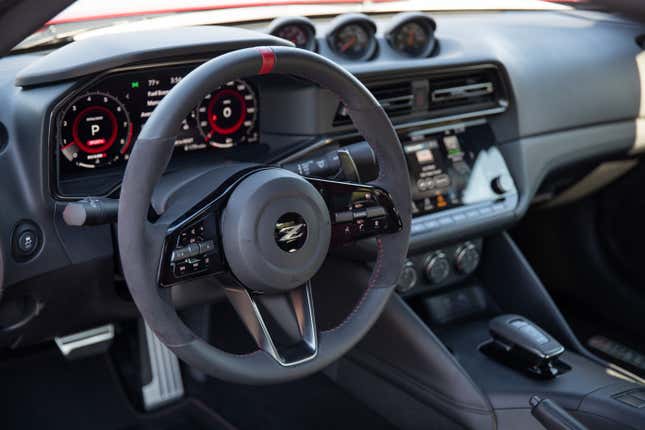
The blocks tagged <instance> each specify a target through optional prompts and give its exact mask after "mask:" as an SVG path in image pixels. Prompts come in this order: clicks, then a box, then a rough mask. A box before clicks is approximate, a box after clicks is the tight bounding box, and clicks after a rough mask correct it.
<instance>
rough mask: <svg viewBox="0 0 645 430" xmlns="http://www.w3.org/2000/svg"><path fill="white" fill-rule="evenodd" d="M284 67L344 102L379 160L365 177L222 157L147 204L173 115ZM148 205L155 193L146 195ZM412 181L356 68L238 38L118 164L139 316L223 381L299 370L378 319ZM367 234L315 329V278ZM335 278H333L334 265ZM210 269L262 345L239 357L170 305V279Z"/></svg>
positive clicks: (121, 236) (184, 84)
mask: <svg viewBox="0 0 645 430" xmlns="http://www.w3.org/2000/svg"><path fill="white" fill-rule="evenodd" d="M269 73H272V74H285V75H291V76H295V77H298V78H302V79H305V80H308V81H311V82H313V83H315V84H317V85H319V86H320V87H323V88H327V89H329V90H330V91H332V92H333V93H335V94H336V95H337V96H339V97H340V99H341V100H342V101H343V103H344V104H345V106H346V107H347V111H348V113H349V115H350V117H351V119H352V121H353V122H354V124H355V126H356V127H357V129H358V131H359V132H360V133H361V134H362V135H363V137H364V138H365V139H366V140H367V142H368V143H369V145H370V146H371V148H372V149H373V152H374V154H375V157H376V161H377V163H378V166H379V175H378V177H377V179H376V180H374V181H373V182H370V183H369V184H357V183H349V182H338V181H331V180H323V179H315V178H305V177H302V176H299V175H297V174H295V173H292V172H289V171H287V170H284V169H281V168H278V167H275V166H268V165H257V164H250V163H230V164H226V165H224V166H223V167H221V168H217V169H213V170H212V171H210V172H209V173H207V174H204V175H202V176H200V177H199V178H197V179H196V180H195V181H193V182H191V183H190V184H183V185H182V186H183V188H181V190H180V192H176V193H174V194H173V197H172V198H168V199H167V200H165V201H164V204H157V205H156V207H155V209H157V212H162V213H158V214H156V216H155V215H154V214H153V216H150V213H151V211H150V205H151V199H152V200H154V197H153V193H156V192H157V190H156V188H157V186H158V183H159V181H160V179H161V176H162V174H163V173H164V170H165V169H166V167H167V164H168V161H169V159H170V156H171V154H172V152H173V147H174V143H175V136H176V134H177V132H178V130H179V125H180V123H181V121H182V120H183V119H184V118H186V116H187V115H188V114H189V113H190V111H191V110H192V109H193V108H194V106H196V105H197V104H198V103H199V101H200V100H201V99H202V98H203V97H204V95H205V94H208V93H210V92H212V91H213V90H215V89H216V88H217V87H219V86H220V85H222V84H225V83H227V82H230V81H233V80H236V79H241V78H248V77H252V76H255V75H263V74H269ZM153 206H155V205H154V203H153ZM410 217H411V215H410V191H409V186H408V177H407V167H406V162H405V158H404V154H403V151H402V147H401V144H400V142H399V140H398V137H397V134H396V132H395V131H394V128H393V127H392V124H391V122H390V120H389V118H388V117H387V115H386V114H385V112H384V111H383V109H382V108H381V106H380V105H379V104H378V102H377V101H376V99H375V98H374V97H373V96H372V94H371V93H370V92H369V90H367V89H366V88H365V87H364V86H363V85H362V84H361V83H360V82H359V81H358V80H357V79H356V78H354V77H353V76H352V75H351V74H349V73H348V72H347V71H345V70H344V69H342V68H341V67H339V66H337V65H336V64H334V63H332V62H331V61H329V60H327V59H325V58H323V57H321V56H319V55H317V54H314V53H312V52H309V51H306V50H301V49H296V48H286V47H260V48H257V47H255V48H246V49H241V50H237V51H233V52H230V53H227V54H223V55H221V56H218V57H216V58H214V59H212V60H210V61H208V62H206V63H204V64H202V65H201V66H199V67H197V68H196V69H195V70H193V71H192V72H191V73H189V74H188V75H187V76H186V77H185V78H184V79H182V80H181V82H180V83H178V84H177V85H176V86H175V87H174V88H173V89H172V90H171V91H170V92H169V93H168V94H167V95H166V96H165V97H164V98H163V100H162V101H161V103H159V105H158V106H157V107H156V109H155V110H154V111H153V113H152V115H151V116H150V118H149V119H148V121H147V122H146V124H145V126H144V127H143V129H142V130H141V133H140V134H139V137H138V139H137V142H136V144H135V145H134V149H133V151H132V154H131V156H130V159H129V161H128V164H127V168H126V171H125V176H124V179H123V183H122V188H121V196H120V203H119V214H118V219H119V222H118V240H119V249H120V257H121V263H122V266H123V272H124V275H125V279H126V281H127V284H128V287H129V289H130V292H131V294H132V297H133V299H134V302H135V303H136V305H137V307H138V309H139V311H140V312H141V315H142V316H143V319H144V320H145V321H146V323H147V324H148V325H149V326H150V328H151V329H152V330H153V331H154V333H155V334H156V335H157V336H158V338H159V339H160V340H161V342H163V343H164V344H165V345H166V346H167V347H168V348H170V349H171V350H172V351H173V352H174V353H175V354H176V355H177V356H178V357H179V358H181V359H182V360H184V361H185V362H187V363H188V364H190V365H191V366H194V367H195V368H197V369H199V370H201V371H203V372H205V373H207V374H209V375H211V376H214V377H216V378H220V379H223V380H227V381H231V382H237V383H246V384H266V383H277V382H282V381H287V380H291V379H295V378H300V377H304V376H306V375H309V374H311V373H314V372H317V371H319V370H321V369H323V368H324V367H326V366H328V365H329V364H331V363H332V362H333V361H335V360H337V359H338V358H340V357H341V356H342V355H343V354H344V353H346V352H347V351H348V350H349V349H350V348H351V347H353V346H354V345H355V344H356V343H357V342H358V341H359V340H360V339H361V338H362V337H363V336H364V335H365V334H366V332H367V331H368V330H369V328H370V327H371V326H372V324H373V323H374V322H375V321H376V319H377V318H378V317H379V315H380V313H381V312H382V310H383V308H384V306H385V304H386V302H387V301H388V299H389V297H390V294H391V293H392V291H393V289H394V287H395V285H396V282H397V280H398V277H399V273H400V271H401V269H402V267H403V263H404V260H405V257H406V254H407V249H408V243H409V234H410V230H409V229H410ZM369 237H374V238H375V239H376V245H377V258H376V263H375V265H374V269H373V272H372V274H371V277H370V278H369V282H368V283H367V285H365V291H364V293H363V295H362V297H361V298H360V300H359V301H358V303H357V304H356V305H355V307H354V308H353V310H352V311H351V312H350V313H349V314H348V315H347V316H346V317H345V318H344V320H342V322H341V323H340V324H338V325H337V326H336V327H334V328H332V329H329V330H318V328H317V324H316V318H315V315H314V302H313V298H312V293H311V282H310V280H311V278H312V277H313V276H314V274H315V273H316V272H317V271H318V270H319V269H320V267H321V265H322V264H323V262H324V260H325V259H326V257H327V254H328V253H329V250H330V248H333V247H338V246H344V245H346V244H348V243H351V242H354V241H357V240H362V239H365V238H369ZM339 276H342V274H339ZM205 278H209V279H210V278H212V279H213V288H216V285H217V284H216V283H215V279H217V280H219V283H220V285H223V288H224V290H225V292H226V296H227V297H228V299H229V300H230V302H231V304H232V305H233V308H234V309H235V310H236V311H237V313H238V315H239V316H240V319H241V320H242V322H243V323H244V325H245V326H246V328H247V330H248V331H249V333H250V334H251V336H252V337H253V339H254V340H255V342H256V344H257V347H258V349H257V350H256V351H255V352H252V353H247V354H236V353H231V352H226V351H224V350H222V349H219V348H217V347H215V346H213V345H211V344H209V343H208V342H207V341H205V340H203V339H201V338H200V337H198V336H197V335H196V334H195V333H194V332H193V331H192V330H191V329H190V328H188V327H187V326H186V325H185V324H184V323H183V322H182V320H181V319H180V318H179V316H178V315H177V313H176V311H175V308H174V307H173V305H172V303H171V300H170V294H169V291H170V288H171V287H172V286H173V285H177V284H181V283H182V282H187V281H192V280H195V279H202V281H203V280H204V279H205Z"/></svg>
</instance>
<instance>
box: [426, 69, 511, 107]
mask: <svg viewBox="0 0 645 430" xmlns="http://www.w3.org/2000/svg"><path fill="white" fill-rule="evenodd" d="M429 86H430V91H429V110H430V112H431V113H432V115H433V116H444V115H446V116H448V115H455V114H463V113H471V112H476V111H483V110H487V109H493V108H499V107H503V105H504V104H505V102H504V101H503V100H502V99H501V92H500V91H499V88H500V86H501V83H500V80H499V76H498V75H497V71H496V70H495V69H493V68H492V67H491V68H484V69H480V70H473V71H462V72H454V73H450V74H449V75H448V74H446V75H438V76H434V77H431V78H430V79H429Z"/></svg>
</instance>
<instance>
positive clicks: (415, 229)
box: [410, 223, 425, 234]
mask: <svg viewBox="0 0 645 430" xmlns="http://www.w3.org/2000/svg"><path fill="white" fill-rule="evenodd" d="M424 231H425V228H424V227H423V224H417V223H413V224H412V227H411V228H410V232H411V233H412V234H419V233H423V232H424Z"/></svg>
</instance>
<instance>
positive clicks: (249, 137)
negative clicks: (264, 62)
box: [196, 81, 258, 148]
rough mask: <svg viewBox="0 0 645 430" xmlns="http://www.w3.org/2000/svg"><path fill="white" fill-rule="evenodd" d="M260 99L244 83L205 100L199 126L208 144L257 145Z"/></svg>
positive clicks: (224, 88) (231, 84)
mask: <svg viewBox="0 0 645 430" xmlns="http://www.w3.org/2000/svg"><path fill="white" fill-rule="evenodd" d="M256 104H257V102H256V98H255V93H254V92H253V90H252V89H251V87H250V86H249V85H248V84H247V83H246V82H244V81H232V82H229V83H227V84H226V85H223V86H221V87H220V88H218V89H217V90H215V91H213V92H212V93H211V94H208V95H207V96H206V97H204V100H203V101H202V103H201V104H200V105H199V106H198V107H197V113H196V115H197V123H198V125H199V132H200V133H201V135H202V137H203V138H204V141H205V142H206V143H208V144H209V145H211V146H214V147H216V148H231V147H233V146H236V145H237V144H240V143H251V142H255V141H257V137H258V136H257V130H256V126H255V122H256V110H257V107H256Z"/></svg>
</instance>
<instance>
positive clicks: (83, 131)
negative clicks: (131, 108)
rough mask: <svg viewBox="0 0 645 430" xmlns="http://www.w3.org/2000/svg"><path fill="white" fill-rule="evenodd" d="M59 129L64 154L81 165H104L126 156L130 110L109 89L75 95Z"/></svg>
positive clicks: (130, 129)
mask: <svg viewBox="0 0 645 430" xmlns="http://www.w3.org/2000/svg"><path fill="white" fill-rule="evenodd" d="M59 130H60V139H59V145H60V151H61V153H62V155H63V156H64V157H65V159H67V160H68V161H69V162H70V163H73V164H75V165H76V166H78V167H85V168H96V167H103V166H108V165H110V164H112V163H114V162H116V161H118V160H120V159H125V158H127V152H128V150H129V148H130V144H131V143H132V123H131V122H130V117H129V115H128V112H127V111H126V109H125V107H123V104H122V103H121V102H120V101H119V100H118V99H117V98H116V97H114V96H112V95H110V94H107V93H101V92H93V93H86V94H83V95H82V96H80V97H78V98H76V99H74V100H73V101H72V103H71V104H70V105H69V107H68V108H67V110H65V112H64V113H63V115H62V117H61V120H60V125H59Z"/></svg>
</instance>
